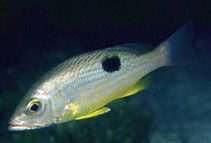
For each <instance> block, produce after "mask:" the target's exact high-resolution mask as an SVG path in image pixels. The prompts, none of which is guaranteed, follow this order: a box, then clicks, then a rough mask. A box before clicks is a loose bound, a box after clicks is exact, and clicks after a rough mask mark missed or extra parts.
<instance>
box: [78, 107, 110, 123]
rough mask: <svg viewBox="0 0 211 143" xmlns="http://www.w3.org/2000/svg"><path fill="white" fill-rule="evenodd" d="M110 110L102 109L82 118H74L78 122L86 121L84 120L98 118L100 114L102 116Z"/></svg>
mask: <svg viewBox="0 0 211 143" xmlns="http://www.w3.org/2000/svg"><path fill="white" fill-rule="evenodd" d="M110 110H111V109H110V108H108V107H102V108H100V109H98V110H96V111H94V112H91V113H89V114H86V115H84V116H81V117H78V118H76V120H80V119H86V118H91V117H95V116H98V115H101V114H104V113H106V112H108V111H110Z"/></svg>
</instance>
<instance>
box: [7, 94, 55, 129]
mask: <svg viewBox="0 0 211 143" xmlns="http://www.w3.org/2000/svg"><path fill="white" fill-rule="evenodd" d="M51 111H52V101H51V98H50V96H49V95H48V94H45V93H44V92H40V91H39V90H37V91H35V92H33V93H29V95H27V96H25V97H24V98H23V100H22V101H21V102H20V103H19V105H18V107H17V109H16V111H15V113H14V114H13V116H12V118H11V119H10V122H9V124H10V125H9V128H8V129H9V130H10V131H20V130H31V129H38V128H43V127H47V126H50V125H51V124H53V123H54V121H55V117H54V116H53V115H52V112H51Z"/></svg>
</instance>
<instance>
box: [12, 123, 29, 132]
mask: <svg viewBox="0 0 211 143" xmlns="http://www.w3.org/2000/svg"><path fill="white" fill-rule="evenodd" d="M30 129H32V127H29V126H26V125H19V124H10V125H9V127H8V130H9V131H23V130H30Z"/></svg>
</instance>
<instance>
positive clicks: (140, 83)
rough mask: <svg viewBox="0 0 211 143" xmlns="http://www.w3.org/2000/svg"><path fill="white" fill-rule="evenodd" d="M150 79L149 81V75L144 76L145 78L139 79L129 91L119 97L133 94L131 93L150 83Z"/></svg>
mask: <svg viewBox="0 0 211 143" xmlns="http://www.w3.org/2000/svg"><path fill="white" fill-rule="evenodd" d="M150 81H151V78H150V77H146V78H144V79H142V80H140V81H139V82H138V83H136V85H135V86H134V87H133V88H132V89H131V90H130V91H129V92H127V93H126V94H124V95H123V96H121V97H120V98H124V97H127V96H130V95H133V94H135V93H137V92H139V91H141V90H143V89H145V88H146V87H147V86H148V85H149V84H150Z"/></svg>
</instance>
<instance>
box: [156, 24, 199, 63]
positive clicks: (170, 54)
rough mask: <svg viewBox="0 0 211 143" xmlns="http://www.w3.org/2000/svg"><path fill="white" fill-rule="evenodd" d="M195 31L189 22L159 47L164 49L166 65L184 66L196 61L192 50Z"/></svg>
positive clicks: (194, 51)
mask: <svg viewBox="0 0 211 143" xmlns="http://www.w3.org/2000/svg"><path fill="white" fill-rule="evenodd" d="M194 41H195V30H194V22H193V21H191V22H189V23H187V24H186V25H184V26H183V27H182V28H180V29H179V30H178V31H176V32H175V33H174V34H173V35H171V36H170V37H169V38H168V39H167V40H165V41H164V42H162V43H161V44H160V45H159V47H160V48H164V49H165V52H166V56H167V65H184V64H189V63H193V61H195V59H196V50H195V49H194V43H195V42H194Z"/></svg>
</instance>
